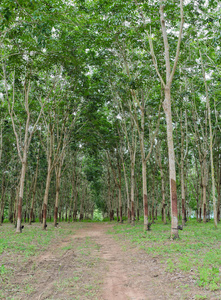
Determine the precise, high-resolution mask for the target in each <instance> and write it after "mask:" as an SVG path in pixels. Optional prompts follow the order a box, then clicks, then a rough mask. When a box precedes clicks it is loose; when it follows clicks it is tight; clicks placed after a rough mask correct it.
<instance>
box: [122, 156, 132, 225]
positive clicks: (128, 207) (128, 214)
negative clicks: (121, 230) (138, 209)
mask: <svg viewBox="0 0 221 300" xmlns="http://www.w3.org/2000/svg"><path fill="white" fill-rule="evenodd" d="M122 164H123V170H124V181H125V189H126V196H127V221H128V223H130V221H131V220H130V215H131V213H130V196H129V190H128V181H127V174H126V168H125V163H124V161H123V160H122Z"/></svg>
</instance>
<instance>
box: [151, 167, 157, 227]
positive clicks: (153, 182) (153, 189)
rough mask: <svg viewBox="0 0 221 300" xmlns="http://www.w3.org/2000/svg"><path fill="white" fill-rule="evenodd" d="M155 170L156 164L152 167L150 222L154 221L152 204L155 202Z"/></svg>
mask: <svg viewBox="0 0 221 300" xmlns="http://www.w3.org/2000/svg"><path fill="white" fill-rule="evenodd" d="M155 172H156V166H154V168H153V181H152V212H151V215H152V224H153V223H155V222H154V204H155Z"/></svg>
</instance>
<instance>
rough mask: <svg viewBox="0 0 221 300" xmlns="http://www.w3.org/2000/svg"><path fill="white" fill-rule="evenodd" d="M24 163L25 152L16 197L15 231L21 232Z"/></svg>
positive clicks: (25, 158)
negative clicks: (17, 195)
mask: <svg viewBox="0 0 221 300" xmlns="http://www.w3.org/2000/svg"><path fill="white" fill-rule="evenodd" d="M26 164H27V157H26V153H25V155H24V158H23V161H22V169H21V178H20V190H19V197H18V215H17V228H16V233H21V232H22V227H21V221H22V200H23V195H24V185H25V172H26Z"/></svg>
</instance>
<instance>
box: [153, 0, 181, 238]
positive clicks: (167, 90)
mask: <svg viewBox="0 0 221 300" xmlns="http://www.w3.org/2000/svg"><path fill="white" fill-rule="evenodd" d="M180 19H181V24H180V30H179V37H178V42H177V49H176V56H175V59H174V64H173V68H172V71H171V67H170V52H169V43H168V38H167V29H166V21H165V16H164V1H161V4H160V23H161V29H162V36H163V42H164V52H165V65H166V83H165V82H164V80H163V78H162V76H161V75H160V72H159V69H158V65H157V59H156V56H155V53H154V47H153V39H152V36H151V34H149V36H148V37H149V45H150V52H151V56H152V60H153V64H154V67H155V69H156V73H157V75H158V77H159V78H160V81H161V84H162V86H163V88H164V96H165V100H164V103H163V108H164V112H165V115H166V123H167V144H168V154H169V176H170V201H171V238H178V237H179V235H178V228H177V227H178V213H177V189H176V168H175V153H174V146H173V126H172V113H171V84H172V80H173V77H174V74H175V71H176V66H177V63H178V58H179V52H180V45H181V39H182V31H183V24H184V17H183V0H180Z"/></svg>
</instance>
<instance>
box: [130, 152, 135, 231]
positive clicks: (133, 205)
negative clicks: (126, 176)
mask: <svg viewBox="0 0 221 300" xmlns="http://www.w3.org/2000/svg"><path fill="white" fill-rule="evenodd" d="M134 168H135V155H133V158H132V162H131V219H132V220H131V225H132V226H134V221H135V204H134V193H135V175H134Z"/></svg>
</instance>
